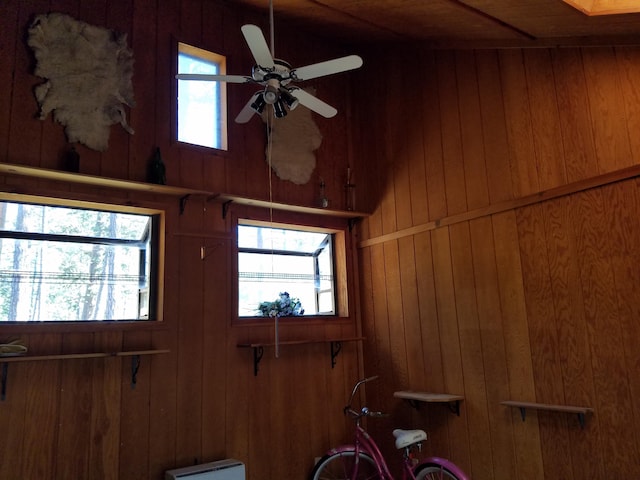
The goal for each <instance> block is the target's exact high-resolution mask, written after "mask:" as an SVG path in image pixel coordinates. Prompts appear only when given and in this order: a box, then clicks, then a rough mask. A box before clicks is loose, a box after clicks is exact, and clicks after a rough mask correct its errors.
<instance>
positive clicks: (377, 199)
mask: <svg viewBox="0 0 640 480" xmlns="http://www.w3.org/2000/svg"><path fill="white" fill-rule="evenodd" d="M112 3H113V2H104V1H100V0H99V1H89V0H87V1H84V0H82V1H80V2H75V1H71V0H68V1H67V0H56V1H54V2H28V3H23V2H14V1H8V2H3V3H2V6H0V13H2V15H0V26H2V30H3V35H2V38H0V51H3V52H8V55H2V58H1V59H0V79H3V80H4V82H3V85H6V88H3V91H2V92H0V107H3V108H2V109H1V110H2V111H3V112H5V113H3V115H2V117H1V118H0V156H1V157H2V161H3V162H8V163H17V164H23V165H31V166H39V167H44V168H57V167H58V166H59V162H60V154H61V153H62V152H63V151H64V150H65V149H66V148H67V147H68V146H67V145H66V142H65V139H64V136H63V135H62V131H61V128H60V126H58V125H56V124H54V123H53V122H52V121H51V119H47V120H45V121H44V122H41V121H39V120H37V119H36V118H34V114H35V112H36V110H37V106H36V103H35V100H34V98H33V93H32V87H33V85H35V84H36V83H37V82H38V80H37V79H36V78H35V77H33V75H31V73H30V71H31V70H30V69H31V67H32V65H31V58H30V53H29V51H28V49H27V47H26V45H25V44H24V43H23V41H22V40H23V39H24V34H25V32H26V27H27V25H28V22H29V20H30V18H31V16H32V15H33V14H35V13H42V12H45V11H48V10H49V9H50V8H53V7H56V9H58V10H60V11H65V12H68V13H70V14H72V15H75V16H79V17H81V19H83V20H87V21H91V22H93V23H98V24H102V25H105V26H108V27H109V28H115V29H120V30H122V31H125V32H127V33H129V36H130V37H129V41H130V42H131V45H132V47H133V49H134V52H135V56H136V71H135V75H134V82H135V89H136V99H137V101H138V105H137V106H136V108H134V109H132V110H131V124H132V126H133V128H134V129H135V130H136V134H135V135H134V136H133V137H131V136H129V135H128V134H126V133H124V132H122V131H120V130H118V128H119V127H114V128H112V131H111V137H110V148H109V150H108V151H107V152H105V153H103V154H98V153H96V152H91V151H89V150H88V149H85V148H84V147H79V151H80V155H81V171H82V172H83V173H92V174H96V175H104V176H113V177H117V178H125V179H128V180H144V178H145V170H146V165H147V162H148V160H149V158H150V156H151V154H152V152H153V149H154V148H155V147H156V146H160V147H161V149H162V154H163V159H164V161H165V163H166V165H167V171H168V176H169V183H171V184H173V185H178V186H182V187H194V188H201V189H206V190H214V191H226V192H229V193H230V194H233V195H238V196H249V197H258V198H260V199H264V200H266V199H267V196H268V193H269V187H268V185H269V176H270V175H271V174H270V172H269V171H268V169H267V168H266V165H265V162H264V125H263V124H262V123H261V122H260V121H259V120H258V119H253V120H252V121H251V122H249V123H248V124H247V125H244V126H238V125H235V124H233V123H230V125H229V134H230V138H229V151H228V152H225V153H218V154H210V153H207V152H206V151H204V150H202V149H196V148H189V147H185V146H181V145H179V144H177V143H176V142H174V141H173V140H172V139H171V138H172V132H173V122H175V116H174V114H173V110H172V108H173V107H172V105H171V103H172V100H171V99H172V98H174V97H175V90H174V88H175V87H174V81H173V80H172V79H171V76H172V72H173V69H174V63H175V60H174V58H173V55H174V54H175V46H174V45H173V43H174V42H175V41H176V40H182V41H186V42H191V43H194V44H196V45H199V46H202V47H204V48H210V49H212V50H217V51H223V53H224V52H228V62H229V63H228V71H229V72H230V73H241V72H242V71H248V70H249V68H250V66H251V58H250V54H249V52H248V51H247V50H248V49H247V48H246V45H244V43H243V41H242V37H241V34H240V30H239V29H240V26H241V25H242V24H243V23H246V22H249V21H250V22H253V23H256V24H259V25H261V26H262V27H265V26H266V25H267V23H268V22H267V21H266V18H265V17H264V16H263V15H261V14H258V13H256V12H243V11H241V10H238V9H237V8H235V7H234V8H232V6H230V5H229V4H227V3H224V2H211V1H205V0H173V1H166V2H165V1H163V2H159V3H158V5H156V4H155V3H154V2H149V1H146V0H130V1H126V2H119V3H118V4H117V5H116V4H115V3H114V4H113V5H112ZM281 30H282V29H281ZM278 35H279V36H278V38H279V40H278V44H277V50H278V51H280V50H282V51H283V53H284V54H283V56H285V57H286V58H288V59H290V60H291V61H294V62H296V61H297V60H298V59H301V60H300V61H301V62H304V61H305V59H309V58H310V55H314V56H318V58H313V59H312V61H316V60H317V61H320V60H325V59H327V58H330V57H333V56H337V55H339V54H344V53H351V52H350V51H349V52H345V51H344V50H345V49H344V47H342V46H337V45H332V44H331V43H329V42H325V41H324V40H322V39H317V38H313V37H305V39H304V40H301V41H299V42H296V41H295V40H296V32H295V31H287V32H284V33H282V34H278ZM403 52H404V53H402V54H398V52H397V51H394V49H392V48H390V49H384V48H381V49H376V50H372V51H367V50H366V49H363V53H362V55H363V56H364V57H365V64H364V66H363V68H362V69H361V70H360V71H357V72H353V74H350V75H345V76H336V77H335V78H333V77H332V78H330V79H326V81H325V80H323V81H322V82H318V83H317V85H316V86H317V88H318V94H319V96H320V97H321V98H323V99H325V100H326V101H328V102H329V103H332V104H335V105H337V106H339V109H340V111H339V116H338V117H337V118H336V119H333V120H325V119H318V123H319V125H320V127H321V130H322V132H323V135H324V143H323V146H322V147H321V148H320V149H319V150H318V152H317V158H318V164H317V168H316V171H315V172H314V175H313V178H312V180H311V181H310V182H309V184H307V185H303V186H296V185H293V184H291V183H290V182H283V181H280V180H279V179H278V178H277V177H275V176H272V177H271V180H272V186H273V194H274V200H275V201H279V202H291V203H295V204H302V205H309V206H313V205H314V202H315V201H316V199H317V195H318V185H319V179H320V178H323V179H324V180H325V181H326V183H327V191H326V193H327V196H328V197H329V199H330V201H331V205H332V208H343V202H344V180H345V177H346V175H345V172H346V168H347V165H349V166H350V168H351V169H352V172H353V175H354V177H353V178H354V180H355V182H356V183H357V187H356V188H357V190H356V192H357V197H358V203H357V207H358V210H368V209H369V208H370V209H371V210H373V214H372V215H371V217H369V218H367V219H365V220H363V221H361V222H358V223H357V225H356V227H355V231H356V235H357V238H358V240H361V241H365V242H364V243H363V244H362V247H361V248H360V250H359V251H358V258H357V261H355V260H354V262H353V264H352V265H353V268H352V270H355V266H357V267H358V269H359V272H357V273H358V278H357V282H354V284H352V285H350V286H349V289H348V290H349V295H350V298H351V299H354V298H358V299H359V300H360V302H359V303H360V304H359V305H355V303H352V304H350V314H351V315H352V320H354V319H356V318H358V319H360V321H361V324H358V322H356V321H348V322H340V323H336V324H330V325H325V326H317V325H314V326H313V327H307V326H302V327H301V326H292V325H284V326H282V329H281V330H282V335H283V338H289V339H294V338H297V337H300V336H307V335H314V336H317V337H318V338H331V337H335V336H339V335H344V336H345V337H353V336H358V335H362V336H364V337H365V340H364V341H363V344H362V346H360V345H359V344H357V343H353V344H351V343H350V344H348V345H347V344H345V345H343V350H342V353H341V354H340V355H339V357H338V358H337V365H336V366H335V368H333V369H332V368H331V366H330V363H329V362H330V360H329V355H328V351H327V346H326V345H324V344H314V345H305V346H300V345H292V346H288V347H286V348H285V347H282V349H281V352H280V355H279V358H275V357H274V354H273V353H274V352H273V350H271V349H266V351H265V357H264V358H263V360H262V362H261V363H260V371H259V374H258V376H254V375H253V362H252V358H251V353H250V351H249V350H247V349H239V348H237V347H236V344H237V343H240V342H244V343H247V342H251V341H265V342H268V341H270V340H271V339H272V335H273V326H272V325H271V324H269V325H265V326H262V327H255V326H252V327H248V326H238V325H236V324H232V323H231V319H230V316H231V312H232V310H233V309H232V308H231V307H232V306H231V304H230V302H231V301H232V300H230V298H231V296H232V290H233V289H232V288H230V285H231V282H232V281H233V278H232V273H231V272H232V271H233V265H232V262H233V256H232V245H231V241H230V238H231V232H232V229H233V228H234V225H233V223H232V220H231V216H227V218H225V219H223V218H222V216H221V215H220V210H219V208H218V206H215V207H213V206H212V205H210V204H206V203H205V202H203V201H200V200H197V199H194V200H190V201H189V203H188V205H187V209H186V210H185V212H184V214H183V215H180V214H179V212H178V205H177V202H176V201H175V200H174V199H168V198H165V197H162V196H159V195H155V196H149V194H144V193H126V192H117V191H111V192H107V191H95V189H92V188H91V187H78V186H74V187H73V188H71V187H69V188H68V189H67V191H66V195H70V196H77V197H81V198H84V199H96V198H97V199H99V200H111V201H115V202H129V203H134V204H152V205H153V206H156V207H158V206H160V208H165V209H166V211H167V227H168V231H167V243H166V247H167V258H166V277H165V282H166V284H165V291H166V293H167V294H166V298H165V312H164V313H165V322H164V324H163V325H162V327H161V328H158V329H153V330H149V329H141V330H137V331H130V330H114V331H110V330H108V329H107V330H105V329H99V330H96V331H95V332H87V331H86V330H85V331H81V332H78V331H70V332H64V331H60V330H56V331H54V332H53V333H52V332H46V333H38V332H36V331H34V330H28V331H27V330H25V331H24V332H21V331H17V330H15V329H13V330H11V331H7V332H9V333H11V334H16V333H18V334H22V335H20V336H21V337H22V338H23V339H24V340H25V341H26V342H27V343H28V344H29V345H30V347H32V349H33V350H34V351H36V350H39V351H40V353H61V352H66V351H74V352H75V351H88V350H93V349H95V348H98V347H100V348H116V347H117V346H118V345H120V346H121V347H122V348H132V349H138V348H151V347H154V348H167V349H169V350H171V353H170V354H167V355H158V356H153V357H152V358H143V359H142V364H141V367H140V371H139V374H138V381H137V384H136V385H135V388H132V387H131V378H130V370H131V364H130V359H121V358H109V359H97V360H95V359H90V360H87V359H84V360H73V361H55V362H52V363H46V362H37V364H36V363H34V364H28V363H20V364H17V363H16V364H12V365H11V368H10V371H9V383H8V392H7V399H6V400H5V401H4V402H1V403H0V427H1V428H0V430H2V431H3V432H5V433H4V437H3V441H2V442H1V443H0V477H2V478H26V479H28V478H42V477H44V478H60V479H66V478H119V479H123V480H126V479H133V478H144V479H147V478H157V479H160V478H162V475H163V472H164V470H166V469H169V468H173V467H176V466H183V465H188V464H193V463H197V462H204V461H210V460H216V459H219V458H223V457H235V458H238V459H240V460H242V461H244V462H245V463H246V464H247V471H248V477H247V478H249V479H257V478H284V477H286V478H303V477H305V476H306V474H307V472H308V471H309V469H310V468H311V465H312V461H313V457H315V456H318V455H320V454H322V452H323V451H324V450H325V449H327V448H329V447H330V446H333V445H335V444H337V443H342V442H344V441H346V440H347V439H348V435H349V432H350V428H351V425H350V422H348V421H346V420H345V419H344V418H343V416H342V413H341V408H342V406H343V404H344V401H345V399H346V397H347V395H348V393H349V390H350V386H351V384H352V382H353V381H354V380H355V379H356V378H357V377H358V376H360V375H362V374H363V373H364V374H366V375H374V374H377V375H380V380H379V381H377V382H374V383H371V384H369V385H368V386H367V401H368V404H369V406H371V407H372V408H374V409H380V410H385V411H388V412H390V413H391V416H390V417H389V418H388V419H384V420H381V421H379V422H370V425H369V427H370V428H371V431H372V432H373V433H374V434H375V435H376V436H377V438H378V439H379V441H380V444H381V446H382V447H383V450H384V451H385V453H387V454H389V457H390V458H393V459H394V460H392V464H393V465H394V466H397V463H398V462H397V452H396V451H395V449H393V447H392V441H391V430H392V428H394V427H397V426H400V427H412V426H415V427H424V428H426V429H427V430H429V433H430V435H429V441H428V453H430V454H434V455H440V456H444V457H448V458H450V459H452V460H453V461H454V462H456V463H457V464H459V465H460V466H461V467H462V468H463V469H464V470H466V471H467V472H469V473H470V474H471V475H472V476H473V478H474V479H479V480H483V479H486V480H489V479H492V480H493V479H496V480H502V479H505V480H506V479H513V478H517V479H519V480H531V479H535V480H537V479H543V478H566V479H568V480H573V479H576V480H577V479H578V478H585V477H586V478H601V477H602V476H603V475H605V472H607V473H609V472H611V473H614V474H617V475H619V476H626V477H627V478H634V477H637V476H639V475H640V470H639V467H638V465H640V435H638V434H637V431H638V429H639V427H640V423H638V418H640V410H638V405H640V402H639V400H640V381H639V380H638V379H637V378H636V377H637V375H635V372H636V371H637V370H638V368H639V367H640V357H639V355H638V353H637V348H636V345H637V343H638V340H640V330H639V329H638V327H637V321H636V319H637V316H638V314H639V313H640V297H639V296H638V293H637V292H638V291H639V289H638V282H640V278H639V277H638V274H637V272H636V270H637V269H635V268H634V265H636V264H637V261H638V254H637V251H638V248H639V247H640V224H639V221H638V218H639V215H638V210H639V201H640V195H639V193H638V180H637V179H636V178H635V174H633V175H627V174H624V175H622V176H620V177H615V172H618V171H619V170H620V169H621V168H625V167H633V166H636V165H638V164H639V163H640V162H638V161H637V160H636V159H635V155H636V154H637V153H638V151H640V144H639V143H638V140H637V138H636V137H637V135H636V130H637V126H638V123H639V112H640V95H638V92H637V88H636V87H635V83H636V82H635V80H634V79H635V77H636V76H637V72H638V71H639V69H640V50H639V49H638V48H637V47H610V48H604V47H600V48H596V49H590V48H580V49H571V48H564V49H554V48H550V49H540V50H535V51H534V50H520V49H510V50H482V51H480V50H478V51H464V52H457V51H436V52H434V51H428V50H423V49H420V48H415V50H411V49H409V50H406V49H405V50H404V51H403ZM351 79H352V80H351ZM416 79H419V81H416ZM234 87H237V88H234ZM416 91H417V93H415V92H416ZM250 93H251V92H250V91H247V89H245V88H243V87H241V86H237V85H236V86H233V85H231V86H229V109H230V110H229V117H230V118H231V119H232V118H234V117H235V114H236V113H237V111H238V110H239V109H240V108H242V106H243V105H244V103H245V102H246V98H247V95H249V94H250ZM401 100H402V101H401ZM343 112H344V116H342V115H343ZM116 130H118V131H116ZM607 172H612V175H613V177H611V178H610V179H609V182H610V183H609V184H604V183H603V182H599V181H598V182H597V183H596V184H591V183H589V181H590V180H591V179H596V180H598V175H600V174H603V173H607ZM3 181H4V188H6V189H21V190H27V191H30V192H36V191H37V192H39V193H46V192H54V191H57V192H58V193H60V192H59V191H60V188H61V187H60V186H53V185H52V184H48V183H46V182H40V183H38V182H36V181H34V180H33V179H16V178H10V177H7V178H6V179H3ZM580 181H583V182H584V183H581V184H579V185H583V186H584V191H581V190H580V189H577V190H576V189H574V188H567V189H566V190H565V189H563V187H565V186H567V185H569V184H572V185H578V184H575V183H574V182H580ZM569 186H571V185H569ZM549 189H552V190H549ZM549 191H553V192H555V193H554V195H552V196H546V195H545V192H547V194H548V192H549ZM63 193H64V192H63ZM523 199H524V200H523ZM521 200H522V202H521V203H519V202H520V201H521ZM504 202H513V204H510V205H509V206H508V208H504V205H506V204H505V203H504ZM498 207H500V208H498ZM291 215H292V217H291V218H293V214H291ZM447 217H448V218H449V220H451V219H455V221H448V220H447ZM283 220H284V219H283ZM441 220H442V221H441ZM180 232H189V233H190V234H191V235H175V234H176V233H180ZM356 235H354V238H355V237H356ZM203 244H206V245H207V246H208V247H209V249H210V251H211V254H210V255H209V256H208V257H207V258H206V259H205V260H204V261H203V260H202V259H200V255H199V252H200V247H201V246H202V245H203ZM355 273H356V272H354V271H351V272H350V274H351V275H352V279H354V277H353V275H355ZM354 280H355V279H354ZM356 286H357V287H358V291H357V292H355V291H354V289H355V288H356ZM312 328H313V331H312V330H311V329H312ZM0 331H1V332H2V334H3V336H4V335H5V331H4V330H0ZM311 332H313V333H311ZM7 334H8V333H7ZM408 389H412V390H420V391H425V390H428V391H436V392H446V393H453V394H460V395H464V397H465V400H464V401H463V402H462V404H461V412H460V416H456V415H452V414H451V413H449V412H448V411H447V410H446V409H445V408H442V406H441V405H429V406H427V407H425V408H423V409H422V410H420V411H413V410H411V409H410V408H409V407H408V406H407V405H406V404H405V403H402V401H400V400H397V399H394V397H393V392H394V391H396V390H408ZM502 400H520V401H530V402H534V401H537V402H548V403H556V404H576V405H584V406H588V407H591V408H593V409H594V414H593V415H592V416H589V417H587V421H586V424H585V428H584V429H581V428H580V426H579V424H578V422H577V420H576V419H575V418H574V417H573V416H568V415H564V414H558V413H555V412H534V411H528V412H527V417H526V421H524V422H523V421H522V420H521V418H520V414H519V412H518V411H517V410H514V409H510V408H508V407H504V406H501V405H500V401H502ZM292 432H297V433H295V434H292ZM300 437H304V438H305V439H308V441H307V440H305V441H302V442H301V441H298V440H297V439H298V438H300ZM35 452H37V455H36V454H35ZM292 458H293V460H292Z"/></svg>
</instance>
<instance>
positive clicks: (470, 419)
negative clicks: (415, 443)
mask: <svg viewBox="0 0 640 480" xmlns="http://www.w3.org/2000/svg"><path fill="white" fill-rule="evenodd" d="M450 242H451V265H452V270H453V286H454V290H455V299H456V314H457V318H458V336H459V342H460V357H461V359H462V369H463V378H464V397H465V407H466V408H465V413H466V417H467V425H468V430H469V433H468V435H469V438H468V440H467V442H468V445H474V448H472V449H471V448H469V447H468V446H467V445H465V446H466V447H467V448H469V453H470V457H471V469H470V470H469V472H470V475H473V476H474V478H484V477H485V476H487V475H489V474H490V472H492V471H493V458H492V454H491V444H490V443H488V442H486V441H483V437H485V435H486V433H483V432H488V431H490V425H489V415H488V412H487V391H486V390H487V383H488V382H487V378H486V373H485V366H484V362H480V361H478V359H480V358H482V356H483V349H482V341H481V338H480V326H479V324H478V307H477V305H476V286H475V282H474V278H473V275H474V271H473V256H472V253H471V238H470V234H469V223H467V222H464V223H459V224H456V225H452V226H451V227H450ZM487 478H488V477H487Z"/></svg>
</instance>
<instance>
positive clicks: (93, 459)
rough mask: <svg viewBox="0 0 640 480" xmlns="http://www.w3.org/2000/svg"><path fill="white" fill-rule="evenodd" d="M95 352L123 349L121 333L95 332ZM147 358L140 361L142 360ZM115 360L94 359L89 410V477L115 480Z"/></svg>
mask: <svg viewBox="0 0 640 480" xmlns="http://www.w3.org/2000/svg"><path fill="white" fill-rule="evenodd" d="M94 347H95V351H96V352H118V351H120V350H122V333H121V332H107V333H97V334H95V337H94ZM145 360H146V358H145V359H144V360H143V361H145ZM120 363H121V362H120V361H119V359H117V358H104V359H96V360H93V376H94V381H93V392H92V402H91V403H92V405H93V408H92V410H91V443H90V447H89V477H90V478H98V477H100V478H104V479H105V480H107V479H118V478H119V474H120V472H119V458H118V455H119V448H118V444H119V442H120V408H121V405H120V398H121V396H120V388H121V385H122V380H121V378H120V375H121V373H122V368H121V365H120Z"/></svg>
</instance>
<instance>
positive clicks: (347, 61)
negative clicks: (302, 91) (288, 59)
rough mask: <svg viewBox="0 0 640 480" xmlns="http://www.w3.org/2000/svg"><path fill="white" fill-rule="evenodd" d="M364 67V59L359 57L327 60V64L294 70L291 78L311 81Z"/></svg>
mask: <svg viewBox="0 0 640 480" xmlns="http://www.w3.org/2000/svg"><path fill="white" fill-rule="evenodd" d="M361 66H362V58H360V57H359V56H358V55H349V56H346V57H341V58H336V59H335V60H327V61H326V62H320V63H314V64H313V65H307V66H306V67H300V68H294V69H293V70H291V77H292V78H293V79H295V80H310V79H312V78H317V77H324V76H325V75H333V74H334V73H340V72H346V71H347V70H354V69H356V68H360V67H361Z"/></svg>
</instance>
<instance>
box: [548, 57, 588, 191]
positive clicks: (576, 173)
mask: <svg viewBox="0 0 640 480" xmlns="http://www.w3.org/2000/svg"><path fill="white" fill-rule="evenodd" d="M551 56H552V62H553V73H554V79H555V85H556V96H557V99H558V112H559V114H560V131H561V133H562V143H563V145H564V158H565V169H566V172H567V181H569V182H576V181H578V180H581V179H583V178H588V177H589V176H592V175H597V174H598V173H599V171H600V170H599V166H598V160H597V157H596V151H595V144H594V138H593V134H592V131H591V128H592V127H591V114H590V112H589V104H588V102H586V101H585V99H586V98H588V93H587V84H586V81H587V80H586V78H585V74H584V67H583V64H582V56H581V55H580V51H579V50H576V49H564V48H562V49H556V50H553V51H552V53H551Z"/></svg>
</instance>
